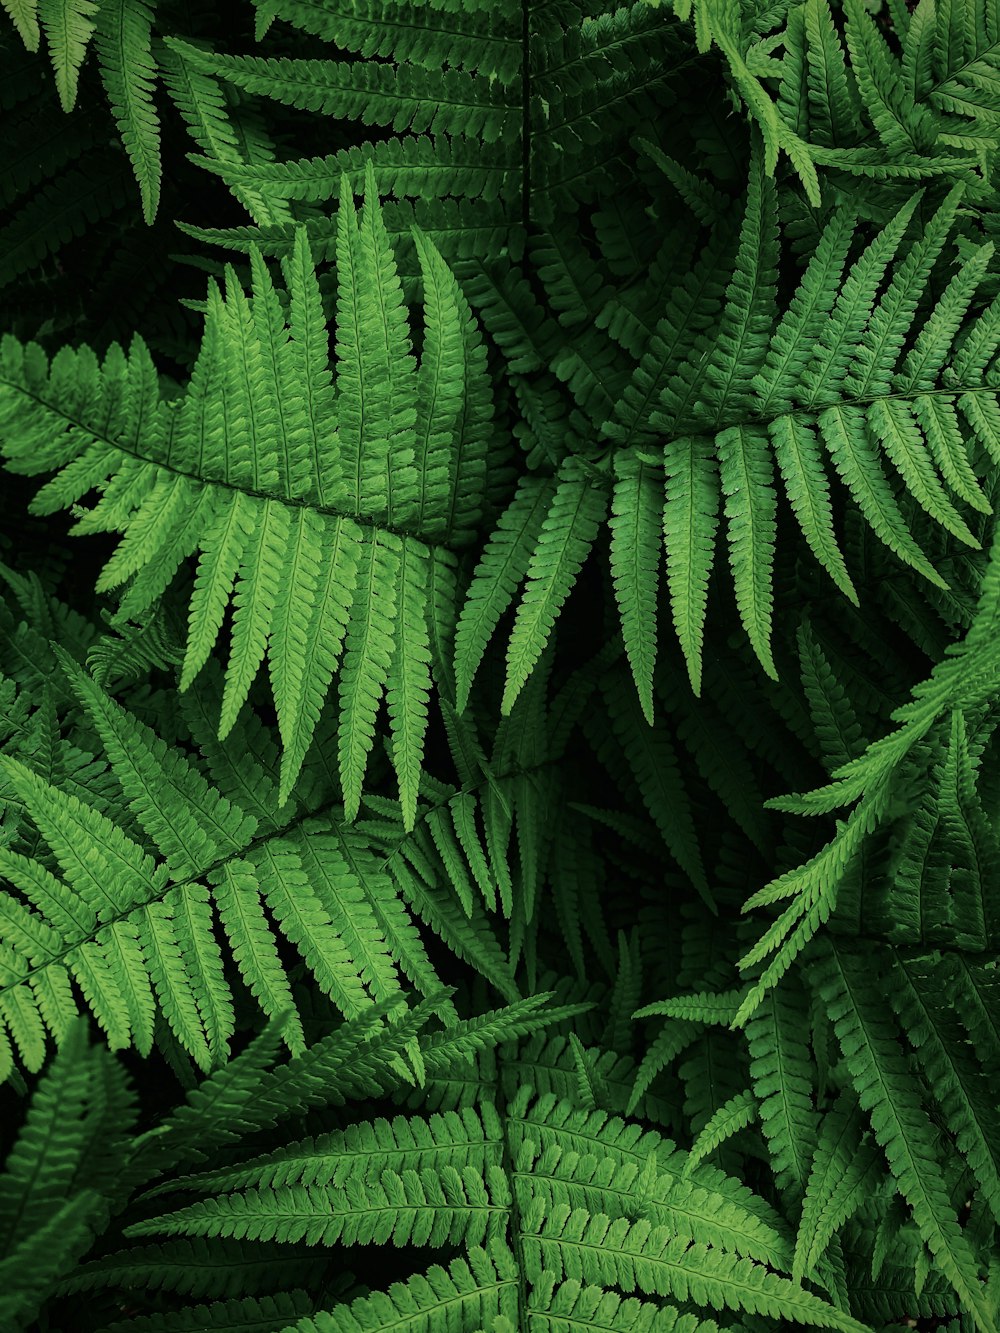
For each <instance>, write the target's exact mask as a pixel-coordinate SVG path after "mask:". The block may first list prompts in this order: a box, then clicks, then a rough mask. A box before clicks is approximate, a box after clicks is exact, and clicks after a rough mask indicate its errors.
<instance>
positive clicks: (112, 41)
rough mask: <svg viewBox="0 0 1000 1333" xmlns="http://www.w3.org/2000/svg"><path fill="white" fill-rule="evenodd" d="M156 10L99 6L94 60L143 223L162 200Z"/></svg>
mask: <svg viewBox="0 0 1000 1333" xmlns="http://www.w3.org/2000/svg"><path fill="white" fill-rule="evenodd" d="M153 16H154V7H153V5H152V4H151V3H150V2H149V0H101V6H100V9H99V10H98V12H97V36H96V47H97V57H98V60H99V62H100V66H101V77H102V78H103V80H104V87H105V89H106V91H107V94H108V101H109V102H110V104H111V110H112V112H113V114H114V117H115V120H116V121H117V123H118V129H119V132H120V133H121V136H122V143H123V144H124V145H125V151H126V152H127V153H128V155H129V158H130V159H131V162H132V170H133V171H134V172H135V177H136V180H137V181H138V183H139V193H140V195H141V197H142V211H143V216H144V217H145V219H146V221H147V222H149V223H151V222H152V221H153V219H154V218H155V217H156V210H157V207H158V206H159V199H160V175H161V166H160V130H159V123H158V121H157V117H156V109H155V107H154V105H153V97H152V94H153V78H154V75H155V70H156V66H155V63H154V60H153V53H152V26H153Z"/></svg>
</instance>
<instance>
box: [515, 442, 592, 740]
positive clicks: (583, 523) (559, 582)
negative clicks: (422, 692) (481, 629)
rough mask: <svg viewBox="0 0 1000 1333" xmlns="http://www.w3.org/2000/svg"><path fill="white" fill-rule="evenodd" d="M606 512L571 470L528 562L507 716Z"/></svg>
mask: <svg viewBox="0 0 1000 1333" xmlns="http://www.w3.org/2000/svg"><path fill="white" fill-rule="evenodd" d="M606 506H607V497H606V495H605V494H604V492H603V491H602V490H600V489H598V487H596V486H595V485H594V483H593V482H592V481H591V479H590V478H589V477H588V476H586V474H585V473H583V472H582V471H580V470H578V469H574V468H571V467H567V468H566V469H565V470H564V472H563V475H562V476H561V477H560V478H559V481H558V483H557V486H556V491H555V494H554V495H553V497H552V503H551V504H550V506H549V510H548V513H547V514H546V515H545V519H544V520H543V522H542V525H541V529H540V531H539V535H538V544H537V546H536V547H535V549H534V551H533V552H532V555H531V558H530V560H529V561H528V569H527V584H526V586H525V590H524V595H523V597H522V599H521V603H520V605H519V606H518V608H517V616H516V618H515V621H514V628H513V630H512V631H511V636H510V642H509V643H508V645H507V681H506V685H505V687H504V696H503V701H502V703H501V705H500V707H501V712H502V713H503V714H504V716H506V715H507V714H509V713H510V710H511V709H512V708H513V706H514V701H515V699H516V698H517V696H518V694H519V693H520V692H521V689H522V688H523V686H524V683H525V681H526V680H527V679H528V676H529V675H530V673H531V671H532V669H533V668H534V666H535V663H536V662H537V661H538V659H539V657H540V656H541V653H542V650H543V648H544V647H545V645H546V643H547V642H548V639H549V635H550V634H551V633H552V627H553V624H554V622H555V618H556V616H557V615H558V613H559V611H560V609H561V607H562V604H563V602H564V601H565V600H566V598H567V596H568V595H569V592H570V590H571V589H572V587H573V584H574V582H575V581H576V577H577V575H578V574H579V572H580V569H581V568H582V566H583V562H584V561H585V560H586V558H587V555H588V554H589V552H590V548H591V546H592V545H593V543H594V541H595V539H596V537H597V533H598V529H599V527H600V524H601V520H602V519H603V517H604V512H605V509H606Z"/></svg>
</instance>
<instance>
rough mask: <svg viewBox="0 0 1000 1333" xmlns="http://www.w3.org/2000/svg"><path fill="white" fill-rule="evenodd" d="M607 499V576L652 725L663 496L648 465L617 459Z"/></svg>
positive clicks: (627, 651)
mask: <svg viewBox="0 0 1000 1333" xmlns="http://www.w3.org/2000/svg"><path fill="white" fill-rule="evenodd" d="M615 470H616V474H617V479H616V481H615V487H614V492H613V495H612V500H611V512H612V518H611V573H612V578H613V580H614V585H615V596H616V598H617V601H618V610H619V613H620V615H621V618H622V632H623V634H624V638H625V651H626V653H627V654H628V659H629V663H630V665H631V667H632V675H633V678H634V679H635V685H636V689H637V690H638V692H639V701H640V702H641V704H642V711H643V712H644V713H645V715H646V718H647V720H648V722H649V723H650V725H652V722H653V667H654V665H655V662H656V592H657V584H658V582H659V577H658V575H659V563H660V546H661V538H660V528H661V522H662V520H661V514H662V512H663V504H664V500H663V492H662V487H661V486H660V484H659V480H658V478H657V476H656V474H655V473H654V472H653V471H652V469H651V468H650V466H649V465H648V464H647V463H644V462H642V461H640V460H638V459H635V458H633V457H631V456H630V455H627V454H626V455H619V457H618V458H617V459H616V461H615Z"/></svg>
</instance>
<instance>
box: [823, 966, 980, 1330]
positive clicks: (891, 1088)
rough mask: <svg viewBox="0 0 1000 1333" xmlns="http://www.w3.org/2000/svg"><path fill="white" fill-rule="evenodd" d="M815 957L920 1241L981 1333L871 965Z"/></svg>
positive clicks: (934, 1153) (972, 1279) (935, 1160)
mask: <svg viewBox="0 0 1000 1333" xmlns="http://www.w3.org/2000/svg"><path fill="white" fill-rule="evenodd" d="M820 958H821V963H820V966H821V969H822V970H821V972H820V975H819V986H820V991H821V993H822V995H823V998H824V1001H825V1002H826V1004H827V1007H828V1010H829V1013H830V1016H831V1019H832V1021H833V1023H834V1027H835V1028H836V1031H837V1037H838V1040H839V1041H840V1044H841V1048H842V1050H843V1052H844V1057H845V1059H846V1061H847V1063H848V1067H849V1069H850V1071H851V1075H852V1078H853V1080H854V1086H855V1090H856V1092H857V1095H858V1100H859V1102H860V1103H861V1106H862V1107H863V1108H864V1110H865V1111H866V1112H867V1113H868V1115H869V1117H870V1119H871V1124H872V1129H873V1130H874V1132H875V1137H876V1139H877V1140H878V1142H879V1144H880V1146H881V1147H882V1149H883V1151H884V1152H885V1154H886V1157H887V1159H888V1161H889V1166H890V1169H891V1170H892V1173H893V1177H894V1179H895V1180H896V1182H897V1184H898V1186H899V1189H900V1192H901V1193H902V1195H903V1197H904V1199H906V1201H907V1203H908V1204H909V1206H910V1208H911V1209H912V1210H913V1218H914V1221H915V1222H916V1224H917V1226H918V1227H919V1229H920V1234H921V1236H922V1237H923V1239H924V1241H925V1243H926V1244H927V1246H928V1247H929V1249H930V1251H931V1253H932V1254H933V1255H934V1257H935V1259H936V1261H937V1262H938V1264H939V1265H940V1266H941V1270H942V1272H944V1273H945V1275H946V1276H947V1278H948V1280H949V1281H950V1282H951V1284H952V1286H953V1287H954V1288H955V1290H956V1292H957V1293H958V1294H959V1296H960V1298H961V1300H962V1301H963V1303H964V1305H965V1306H966V1308H967V1309H968V1310H969V1312H970V1314H971V1315H972V1317H973V1318H974V1320H975V1324H976V1327H977V1328H979V1329H982V1330H983V1333H986V1330H987V1329H988V1328H989V1327H990V1323H991V1321H992V1318H993V1315H992V1311H991V1306H990V1302H989V1301H988V1299H987V1296H986V1293H985V1291H984V1289H983V1286H982V1284H981V1281H980V1278H979V1274H978V1271H977V1269H978V1265H977V1263H976V1257H975V1254H974V1252H973V1250H972V1247H971V1245H970V1243H969V1241H968V1239H967V1238H966V1237H965V1235H964V1234H963V1232H962V1228H961V1226H960V1225H959V1222H958V1218H957V1216H956V1214H955V1212H954V1209H953V1207H952V1204H951V1200H950V1197H949V1191H948V1188H947V1185H946V1178H945V1175H944V1171H943V1168H942V1165H941V1159H940V1154H939V1152H938V1150H937V1148H936V1145H935V1133H934V1129H933V1126H932V1124H931V1121H930V1120H929V1118H928V1116H927V1113H926V1111H925V1110H924V1108H923V1107H922V1106H921V1105H920V1100H919V1094H918V1092H917V1089H916V1088H915V1087H914V1086H913V1084H912V1082H911V1081H910V1079H909V1078H908V1077H907V1073H906V1065H905V1061H904V1059H903V1056H902V1053H901V1052H900V1050H899V1048H898V1044H897V1038H896V1035H895V1024H894V1023H892V1022H891V1021H890V1020H888V1019H887V1018H886V1016H885V1007H884V1005H883V1004H882V1003H881V1001H875V1002H874V1003H873V996H872V992H871V989H870V985H869V980H868V976H869V963H868V961H867V960H860V959H859V958H857V957H855V956H852V955H851V954H849V953H847V952H846V951H844V950H840V949H836V948H834V947H833V946H831V945H827V947H826V948H825V949H824V951H823V953H822V954H821V955H820Z"/></svg>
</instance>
